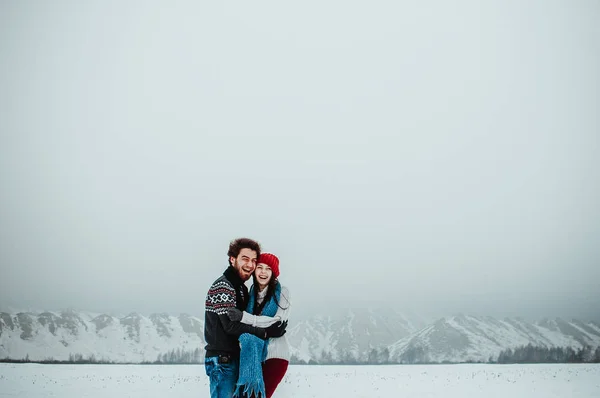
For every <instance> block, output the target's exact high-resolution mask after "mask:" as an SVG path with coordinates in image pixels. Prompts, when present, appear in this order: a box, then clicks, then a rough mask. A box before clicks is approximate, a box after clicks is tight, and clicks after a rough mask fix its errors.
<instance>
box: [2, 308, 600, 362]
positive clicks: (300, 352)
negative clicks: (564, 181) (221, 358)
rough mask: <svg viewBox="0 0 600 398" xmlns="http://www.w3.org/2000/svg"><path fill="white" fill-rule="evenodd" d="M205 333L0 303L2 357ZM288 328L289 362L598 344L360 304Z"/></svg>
mask: <svg viewBox="0 0 600 398" xmlns="http://www.w3.org/2000/svg"><path fill="white" fill-rule="evenodd" d="M203 333H204V317H203V315H189V314H180V315H177V316H175V315H171V314H166V313H154V314H151V315H149V316H145V315H142V314H139V313H131V314H128V315H126V316H121V317H118V316H113V315H109V314H98V313H90V312H85V311H74V310H66V311H61V312H53V311H46V312H37V313H36V312H19V313H9V312H0V358H9V359H24V358H27V359H29V360H48V359H53V360H63V361H64V360H69V359H72V358H92V359H93V360H98V361H107V362H129V363H130V362H134V363H138V362H155V361H162V362H166V361H171V362H173V361H183V362H198V361H201V360H202V358H203V355H204V344H205V343H204V338H203ZM286 338H287V339H288V340H289V342H290V345H291V350H292V362H293V363H321V364H328V363H357V364H359V363H372V364H373V363H374V364H377V363H381V364H383V363H424V362H433V363H438V362H439V363H441V362H453V363H456V362H458V363H459V362H486V361H489V360H490V359H491V360H495V359H496V358H498V355H499V354H500V353H501V352H502V351H503V350H507V349H509V348H510V349H514V348H517V347H522V346H526V345H532V346H535V347H545V348H553V347H571V348H573V349H575V350H577V349H581V348H583V347H590V349H591V350H592V351H593V349H595V348H596V347H599V346H600V324H599V323H598V322H594V321H587V320H575V319H573V320H569V321H567V320H564V319H561V318H555V319H541V320H538V321H535V322H530V321H526V320H524V319H522V318H503V319H498V318H494V317H480V316H469V315H455V316H448V317H443V318H438V319H427V318H424V317H420V316H418V315H410V316H409V315H406V314H403V313H401V312H398V311H394V310H390V309H381V308H379V309H377V308H374V309H365V308H362V309H350V310H346V311H341V312H339V313H335V314H331V315H327V316H324V315H315V316H312V317H309V318H305V319H292V323H291V324H290V328H289V329H288V333H287V335H286Z"/></svg>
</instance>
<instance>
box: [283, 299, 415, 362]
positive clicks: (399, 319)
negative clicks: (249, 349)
mask: <svg viewBox="0 0 600 398" xmlns="http://www.w3.org/2000/svg"><path fill="white" fill-rule="evenodd" d="M426 324H427V321H426V320H424V319H423V318H419V317H417V316H414V315H411V316H407V315H405V314H402V313H400V312H398V311H395V310H389V309H387V310H384V309H364V308H363V309H352V310H348V311H345V312H342V313H339V314H334V315H329V316H319V315H317V316H315V317H313V318H310V319H308V320H305V321H301V322H299V323H297V324H296V325H295V326H294V327H292V328H290V330H289V332H288V340H289V342H290V345H291V346H292V355H293V356H294V359H295V360H297V361H303V362H306V363H308V362H309V361H310V360H313V361H317V362H319V363H335V362H344V363H355V362H364V360H365V359H368V358H369V357H370V356H371V359H374V358H372V357H373V356H374V355H376V356H380V357H381V356H385V352H381V350H384V349H385V348H387V347H388V346H389V345H391V344H393V343H395V342H396V341H398V340H399V339H402V338H404V337H408V336H410V335H412V334H413V333H415V332H417V331H418V330H419V329H421V328H422V327H424V326H426ZM373 350H375V351H373ZM378 350H379V352H377V351H378ZM375 362H376V360H375ZM381 362H385V361H383V360H382V361H381Z"/></svg>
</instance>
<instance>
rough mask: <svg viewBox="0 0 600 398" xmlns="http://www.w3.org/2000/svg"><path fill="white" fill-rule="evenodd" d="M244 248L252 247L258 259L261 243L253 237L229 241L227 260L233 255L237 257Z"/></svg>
mask: <svg viewBox="0 0 600 398" xmlns="http://www.w3.org/2000/svg"><path fill="white" fill-rule="evenodd" d="M242 249H250V250H254V251H255V252H256V259H257V260H258V257H259V256H260V244H259V243H258V242H257V241H255V240H252V239H248V238H238V239H235V240H232V241H231V243H229V251H228V252H227V262H229V259H230V258H231V257H234V258H237V256H238V255H239V254H240V251H241V250H242Z"/></svg>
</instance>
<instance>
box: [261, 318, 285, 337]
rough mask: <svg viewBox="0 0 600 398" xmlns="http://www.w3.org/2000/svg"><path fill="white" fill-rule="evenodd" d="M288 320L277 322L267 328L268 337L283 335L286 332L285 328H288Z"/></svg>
mask: <svg viewBox="0 0 600 398" xmlns="http://www.w3.org/2000/svg"><path fill="white" fill-rule="evenodd" d="M287 324H288V321H284V322H277V323H274V324H272V325H271V326H269V327H268V328H266V329H265V332H266V333H265V335H266V338H267V339H270V338H271V337H281V336H283V335H284V334H285V329H286V328H287Z"/></svg>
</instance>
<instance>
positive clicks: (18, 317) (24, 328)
mask: <svg viewBox="0 0 600 398" xmlns="http://www.w3.org/2000/svg"><path fill="white" fill-rule="evenodd" d="M203 335H204V322H203V321H202V320H200V319H199V318H197V317H193V316H190V315H186V314H182V315H180V316H178V317H174V316H171V315H168V314H152V315H150V316H149V317H145V316H142V315H140V314H137V313H131V314H129V315H127V316H125V317H122V318H117V317H113V316H110V315H106V314H89V313H85V312H75V311H63V312H61V313H55V312H43V313H40V314H34V313H24V312H21V313H18V314H8V313H5V312H3V313H0V358H6V357H8V358H13V359H22V358H25V357H28V358H29V359H31V360H44V359H50V358H52V359H55V360H68V359H69V355H71V354H79V355H81V356H83V358H89V357H93V358H94V359H96V360H106V361H114V362H143V361H155V360H156V359H157V358H158V355H163V354H166V353H168V352H169V351H172V350H176V349H180V350H184V351H194V350H196V349H197V348H200V350H199V351H201V354H203V348H204V339H203Z"/></svg>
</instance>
